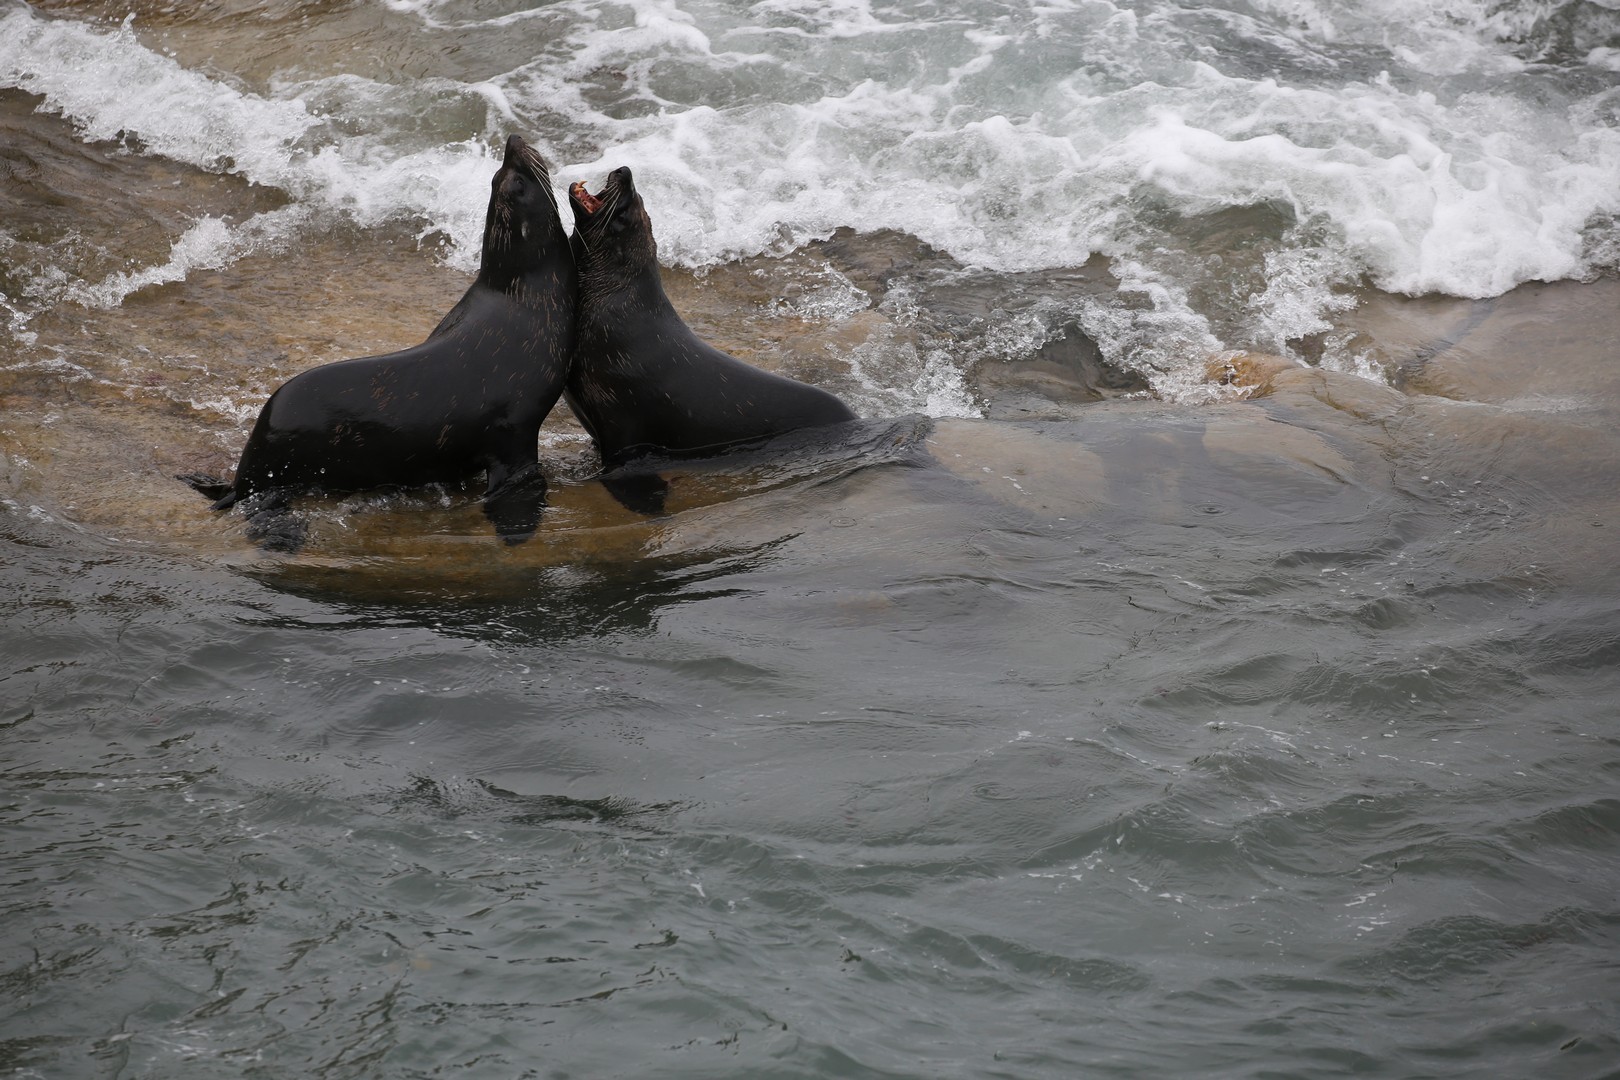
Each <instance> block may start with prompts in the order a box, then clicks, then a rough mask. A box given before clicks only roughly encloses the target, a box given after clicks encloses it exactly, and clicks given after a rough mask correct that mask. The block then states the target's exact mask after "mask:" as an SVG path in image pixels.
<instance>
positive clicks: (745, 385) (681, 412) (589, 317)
mask: <svg viewBox="0 0 1620 1080" xmlns="http://www.w3.org/2000/svg"><path fill="white" fill-rule="evenodd" d="M568 197H569V202H570V204H571V205H572V207H573V211H574V222H575V227H574V244H575V258H576V260H577V261H578V262H579V269H580V279H579V309H578V318H577V320H576V327H575V347H574V359H573V363H572V365H571V366H570V369H569V374H568V382H567V385H566V386H565V387H564V389H563V396H564V397H565V398H566V399H567V401H568V405H569V407H570V408H571V409H573V411H574V415H575V416H577V417H578V418H579V422H580V423H581V424H583V425H584V427H585V430H586V431H588V432H590V435H591V438H593V439H594V440H596V445H597V448H598V449H599V450H600V451H601V454H602V462H603V465H604V466H605V467H606V468H607V469H608V470H613V469H615V468H617V467H619V466H622V465H623V464H624V463H625V462H627V461H630V460H632V459H634V458H636V457H640V456H643V455H648V454H658V455H673V456H690V455H696V454H706V453H710V452H713V451H717V450H721V449H724V448H726V447H730V446H735V445H737V444H739V443H744V442H748V441H751V440H756V439H766V438H769V437H771V436H775V435H780V434H782V433H784V432H788V431H795V430H798V429H801V428H813V427H823V426H826V425H830V424H839V423H843V422H845V421H850V420H854V419H855V414H854V413H853V412H852V411H850V408H849V406H847V405H845V404H844V403H843V402H842V401H840V400H839V399H838V398H837V397H835V396H833V395H832V394H830V393H828V392H827V391H825V390H822V389H820V388H818V387H814V386H807V385H806V384H804V383H801V382H797V381H795V380H793V379H789V378H787V377H785V376H782V375H775V374H772V373H771V372H768V371H762V370H760V369H759V368H756V367H754V366H753V365H751V364H747V363H744V362H743V361H741V360H738V359H737V358H735V357H733V356H728V355H726V354H725V353H723V352H721V351H720V350H719V349H716V348H715V347H714V346H712V345H710V344H708V343H707V342H705V341H703V340H702V339H701V338H699V337H698V336H697V335H696V334H694V333H693V332H692V331H691V329H690V328H688V327H687V325H686V323H684V322H682V321H681V317H680V315H678V314H676V312H675V307H674V305H672V304H671V303H670V302H669V297H668V296H666V295H665V293H664V286H663V282H662V280H661V279H660V277H659V272H658V245H657V243H656V242H655V241H654V240H653V232H652V221H651V219H650V218H649V217H648V216H647V209H646V207H645V206H644V205H643V204H642V201H641V196H640V195H639V194H638V193H637V192H636V188H635V184H634V182H633V181H632V179H631V176H630V170H629V169H627V168H620V169H615V170H614V171H613V172H612V173H611V174H610V175H609V176H608V178H607V182H606V184H605V185H604V186H603V188H602V192H601V194H600V195H591V194H590V193H589V192H588V191H587V190H586V187H585V185H584V184H583V183H575V184H573V185H571V186H570V187H569V189H568ZM646 482H647V481H646V479H645V478H642V480H640V481H638V483H643V484H644V483H646ZM610 487H612V485H611V484H610ZM615 494H616V495H619V496H620V499H621V501H624V502H626V504H627V505H631V504H632V503H637V504H638V505H634V506H633V508H635V509H642V510H651V509H653V508H654V507H655V505H656V502H657V500H656V499H651V500H649V499H648V498H647V497H646V495H647V493H646V492H644V491H638V492H636V493H631V492H629V491H615ZM627 496H629V497H628V498H627Z"/></svg>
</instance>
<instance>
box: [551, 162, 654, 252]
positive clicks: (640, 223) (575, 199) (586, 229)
mask: <svg viewBox="0 0 1620 1080" xmlns="http://www.w3.org/2000/svg"><path fill="white" fill-rule="evenodd" d="M568 202H569V205H570V206H571V207H572V208H573V211H574V228H575V232H576V233H577V234H578V236H579V239H580V244H581V248H582V249H583V256H584V257H583V260H582V263H581V269H583V270H585V271H586V272H588V273H592V274H602V273H609V274H612V275H614V276H616V277H619V278H631V277H634V276H635V275H636V274H638V273H642V272H644V271H646V270H647V269H648V268H649V267H656V266H657V264H658V243H657V241H655V240H654V239H653V231H652V219H651V218H649V217H648V216H647V208H646V206H645V205H643V204H642V201H641V195H640V194H639V193H638V192H637V191H636V184H635V180H634V179H633V178H632V177H631V175H630V170H629V169H628V168H627V167H624V166H621V167H619V168H617V169H614V170H613V171H612V172H611V173H609V174H608V178H607V182H606V183H604V184H603V185H602V190H601V191H600V192H599V193H598V194H596V195H592V194H591V193H590V192H589V191H587V190H586V189H585V184H584V182H583V181H580V182H576V183H574V184H571V185H569V188H568Z"/></svg>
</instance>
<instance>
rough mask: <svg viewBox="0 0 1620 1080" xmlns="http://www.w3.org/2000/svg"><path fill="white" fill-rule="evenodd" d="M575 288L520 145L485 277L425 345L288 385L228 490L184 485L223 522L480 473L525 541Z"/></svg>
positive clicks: (502, 518) (488, 224)
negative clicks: (310, 501)
mask: <svg viewBox="0 0 1620 1080" xmlns="http://www.w3.org/2000/svg"><path fill="white" fill-rule="evenodd" d="M577 288H578V276H577V272H576V270H575V267H574V260H573V253H572V251H571V249H570V246H569V241H568V237H567V235H566V234H565V233H564V232H563V227H562V221H561V219H560V218H559V216H558V213H557V203H556V196H555V195H554V194H553V193H552V190H551V178H550V174H549V173H548V171H547V170H546V166H545V163H544V162H543V161H542V160H541V159H540V156H539V155H538V154H536V153H535V152H534V151H533V150H532V149H530V148H529V147H528V146H527V145H526V144H525V143H524V141H523V140H522V139H521V138H519V137H518V136H516V135H513V136H512V137H511V138H510V139H508V140H507V145H506V156H505V160H504V162H503V164H502V166H501V169H500V171H499V172H497V173H496V174H495V178H494V180H493V182H492V184H491V195H490V203H489V212H488V214H487V216H486V219H485V225H484V246H483V253H482V261H481V265H480V268H479V272H478V277H477V279H476V280H475V281H474V282H473V284H472V286H471V287H470V288H468V290H467V292H466V294H465V295H464V296H463V297H462V298H461V300H460V302H459V303H457V304H456V306H455V307H454V308H452V309H451V311H450V312H449V314H447V315H446V316H445V317H444V319H443V320H441V321H440V323H439V325H438V326H437V327H436V328H435V329H434V331H433V333H432V334H431V335H429V337H428V338H427V340H426V341H424V342H422V343H421V344H420V345H414V346H412V347H410V348H408V349H402V350H400V351H399V352H394V353H388V354H386V355H383V356H367V357H361V358H358V359H354V360H342V361H338V362H336V363H332V364H326V365H323V366H321V367H317V368H312V369H310V370H309V371H305V372H303V373H301V374H299V375H296V376H294V377H293V378H291V379H289V380H287V382H286V383H284V384H282V386H281V387H280V388H279V389H277V390H276V391H275V393H273V394H272V395H271V396H270V399H269V400H268V401H267V402H266V403H265V405H264V408H263V409H262V410H261V411H260V413H259V418H258V421H257V422H256V423H255V424H254V426H253V432H252V434H251V435H249V437H248V441H247V445H246V447H245V448H244V449H243V451H242V456H241V460H240V461H239V463H238V465H237V468H236V475H235V478H234V479H233V480H232V481H231V482H230V484H229V486H228V487H226V486H224V485H213V486H212V487H210V485H208V484H207V483H205V482H199V481H200V479H201V478H186V479H187V480H188V482H190V483H192V485H193V486H194V487H197V488H198V489H199V490H202V491H204V492H206V493H209V494H220V497H219V498H218V500H217V501H216V502H215V504H214V508H215V509H218V510H223V509H226V508H228V507H230V506H232V505H234V504H235V503H237V502H239V501H242V500H247V499H254V500H256V502H257V504H258V505H259V506H260V507H261V508H262V507H264V506H284V504H285V501H286V499H287V498H289V497H291V496H293V495H296V494H300V493H303V492H308V491H312V490H320V491H328V492H343V491H357V490H364V489H368V488H377V487H390V486H402V487H403V486H415V485H420V484H429V483H454V482H459V481H463V480H467V479H470V478H472V477H475V476H476V475H478V474H479V473H480V472H482V473H486V474H487V476H488V490H487V494H486V496H485V503H484V509H485V512H486V513H487V514H488V515H489V517H490V518H491V520H492V521H493V522H494V523H495V526H496V529H497V531H498V532H500V534H501V535H502V537H503V538H505V539H506V540H508V541H509V542H517V541H520V540H522V539H525V538H526V537H527V536H528V535H530V534H531V533H532V532H533V531H534V528H535V526H536V524H537V523H538V520H539V513H540V507H541V505H542V504H543V499H544V490H545V484H544V479H543V478H542V477H540V475H539V466H538V440H539V431H540V424H541V422H542V421H543V420H544V419H545V418H546V414H547V413H549V412H550V411H551V408H552V406H553V405H555V404H556V401H557V398H558V397H559V396H561V394H562V389H563V383H564V380H565V378H566V375H567V370H568V361H569V357H570V355H571V354H572V351H573V344H574V332H573V328H574V309H575V305H576V293H577ZM221 492H222V493H221ZM292 546H296V544H294V545H292Z"/></svg>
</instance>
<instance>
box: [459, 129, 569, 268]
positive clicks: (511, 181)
mask: <svg viewBox="0 0 1620 1080" xmlns="http://www.w3.org/2000/svg"><path fill="white" fill-rule="evenodd" d="M568 250H569V248H568V237H567V235H566V234H564V232H563V227H562V219H561V218H560V217H559V216H558V214H557V196H556V194H555V193H554V192H553V191H552V190H551V173H550V171H549V170H547V169H546V163H545V162H544V161H543V160H541V158H540V155H539V154H538V153H536V152H535V150H534V148H533V147H532V146H530V145H529V144H528V143H526V142H524V141H523V138H522V136H519V135H513V136H511V137H510V138H508V139H507V140H506V157H505V159H504V160H503V161H502V162H501V168H500V171H499V172H497V173H496V174H495V179H494V180H492V181H490V192H489V213H488V214H487V215H485V217H484V253H483V257H482V259H481V261H480V263H479V268H478V271H479V276H480V277H482V278H487V279H495V280H494V281H492V284H504V283H506V282H508V281H510V280H511V279H514V278H518V277H521V276H522V275H524V274H526V273H528V272H530V271H533V270H539V269H542V268H543V267H544V266H545V265H546V264H547V263H548V262H549V261H550V260H552V259H554V258H555V257H556V256H557V255H558V254H559V253H561V254H566V253H567V252H568Z"/></svg>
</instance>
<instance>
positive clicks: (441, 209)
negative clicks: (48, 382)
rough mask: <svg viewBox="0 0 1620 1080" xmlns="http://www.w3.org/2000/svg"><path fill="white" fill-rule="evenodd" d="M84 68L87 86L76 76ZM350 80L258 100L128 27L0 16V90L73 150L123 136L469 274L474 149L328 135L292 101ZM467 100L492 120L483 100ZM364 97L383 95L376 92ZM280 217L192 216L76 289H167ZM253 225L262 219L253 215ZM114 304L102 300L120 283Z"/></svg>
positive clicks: (25, 13)
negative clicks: (395, 233) (25, 97)
mask: <svg viewBox="0 0 1620 1080" xmlns="http://www.w3.org/2000/svg"><path fill="white" fill-rule="evenodd" d="M85 71H95V72H96V73H97V74H96V77H95V78H86V77H84V74H83V73H84V72H85ZM363 83H365V80H357V79H355V78H353V77H350V76H339V77H336V78H334V79H332V80H322V81H321V82H318V83H296V84H289V85H287V86H284V87H281V88H280V89H281V91H282V92H283V93H284V94H285V96H284V97H275V98H269V97H263V96H259V95H255V94H251V93H246V92H244V91H241V90H238V89H236V88H234V87H232V86H230V85H228V84H227V83H225V82H222V81H220V80H219V79H215V78H211V77H209V76H207V75H203V74H200V73H198V72H194V71H190V70H188V69H186V68H184V67H182V66H181V65H180V64H178V63H177V62H176V61H174V60H172V59H170V58H169V57H166V56H163V55H161V54H159V53H156V52H153V51H152V50H150V49H147V48H146V47H144V46H143V45H142V44H141V43H140V42H139V40H138V39H137V38H136V36H135V33H134V30H133V28H132V20H131V19H126V20H125V22H124V23H123V25H122V26H121V27H119V28H118V29H117V30H114V31H103V30H99V29H94V28H91V27H88V26H85V25H83V24H80V23H76V22H72V21H68V20H47V19H43V18H40V17H38V16H36V15H34V14H32V13H31V12H30V11H29V10H28V9H26V8H18V9H15V10H13V11H11V12H9V13H7V14H5V15H4V16H0V86H13V87H17V88H19V89H22V90H26V91H28V92H30V93H34V94H39V95H41V96H43V98H44V99H45V101H44V108H46V109H49V110H51V111H54V112H57V113H60V114H61V115H63V116H65V117H67V118H68V119H70V120H71V121H72V122H73V123H74V124H75V125H76V126H77V127H78V129H79V130H80V132H81V133H82V134H83V136H84V137H85V138H86V139H90V140H108V139H131V140H135V141H137V142H138V144H139V146H140V148H141V149H142V150H144V151H145V152H147V153H152V154H157V155H160V156H162V157H166V158H169V159H171V160H174V161H179V162H184V163H186V164H190V165H195V166H197V167H198V168H201V169H207V170H211V171H223V172H230V173H234V174H236V175H239V176H241V177H243V178H244V179H246V180H249V181H251V182H253V183H255V184H262V185H265V186H268V187H274V188H279V189H281V190H283V191H285V192H287V193H288V194H290V195H292V196H293V197H294V198H295V199H296V200H297V201H298V203H299V205H301V206H302V207H304V208H305V212H306V213H307V212H308V211H310V210H315V209H320V210H326V211H335V212H338V213H341V214H344V215H346V216H348V217H350V218H352V219H353V220H355V221H356V222H357V223H359V224H360V225H363V226H372V225H376V224H379V223H381V222H384V221H389V220H417V221H420V222H422V223H423V229H422V231H423V233H424V235H425V234H427V233H429V232H441V233H443V234H444V235H445V236H447V237H448V238H449V240H450V241H451V246H452V254H451V256H450V261H451V262H452V263H453V264H455V265H457V266H459V267H462V268H464V269H467V268H473V267H476V266H477V262H478V242H479V238H480V233H481V227H482V221H483V212H484V205H485V202H486V201H487V198H488V195H487V185H488V182H489V176H490V174H491V173H492V172H493V171H494V162H493V157H492V154H491V152H490V150H489V148H488V147H487V146H486V144H485V143H483V142H482V141H480V140H476V139H469V140H467V141H465V142H458V143H450V144H448V145H437V146H432V147H429V148H426V149H420V150H415V151H401V150H400V149H398V148H396V147H394V146H391V145H390V144H389V143H388V142H386V141H385V140H383V139H381V138H372V137H367V136H350V135H343V134H341V133H339V132H338V131H337V130H336V129H335V128H334V127H333V126H332V125H331V124H330V123H328V122H327V121H326V120H325V119H323V118H322V117H320V116H318V115H316V114H315V113H313V112H312V111H311V110H310V109H309V108H308V107H307V106H306V104H305V97H306V96H315V95H317V94H321V93H324V94H326V95H328V96H332V95H333V93H334V91H335V90H336V89H338V88H341V89H345V90H347V91H348V93H347V97H348V98H350V99H354V98H356V97H362V98H363V97H364V96H365V95H363V94H358V93H357V92H356V87H357V85H358V84H363ZM471 92H473V93H476V94H477V95H478V96H479V97H481V98H483V99H485V100H487V101H488V102H490V106H489V107H490V110H491V111H492V112H495V113H499V112H500V111H501V109H502V108H509V107H508V106H505V105H504V103H503V102H502V101H501V99H500V95H499V92H498V90H497V89H494V88H474V89H473V90H472V91H471ZM374 96H376V97H382V98H386V97H387V96H388V94H387V92H386V90H384V91H383V93H381V94H379V95H374ZM293 216H294V215H293V214H285V215H281V216H280V217H277V218H269V219H267V220H265V221H259V222H257V223H253V224H249V225H248V226H247V227H245V228H232V227H229V226H227V225H226V224H225V223H223V222H217V221H212V220H210V219H207V218H204V219H201V220H199V221H198V222H197V223H196V224H195V225H194V226H193V227H192V228H191V229H190V230H188V232H187V233H186V234H185V235H184V236H182V237H181V238H180V239H179V240H177V241H176V244H175V251H174V254H173V256H172V257H171V259H170V261H169V262H168V263H167V264H165V265H163V266H159V267H151V268H148V269H145V270H139V271H133V272H131V273H130V274H127V275H120V276H118V277H117V278H115V279H109V281H108V282H106V283H103V285H105V288H98V287H90V288H89V290H88V291H87V292H85V293H84V295H85V296H86V297H92V298H95V297H100V298H104V299H107V300H109V301H110V302H112V303H116V302H118V300H119V299H121V298H122V295H127V292H128V291H130V289H133V288H138V287H140V286H141V285H143V284H150V283H159V282H163V281H171V280H176V279H177V275H178V276H183V275H184V273H185V272H186V271H187V270H189V269H195V268H213V267H217V266H220V265H223V262H222V261H221V260H224V261H229V259H230V258H231V257H232V253H234V254H235V255H236V256H239V255H240V254H242V253H244V252H246V251H248V250H253V249H254V248H255V247H256V246H258V245H259V244H261V243H262V242H263V241H264V240H265V239H266V237H265V235H264V233H265V226H267V225H271V224H274V223H280V224H286V223H288V222H290V221H291V219H292V217H293ZM261 217H264V215H261ZM126 284H127V285H129V287H130V288H128V289H125V290H124V294H121V295H115V294H116V293H117V290H118V289H120V288H123V287H124V286H125V285H126Z"/></svg>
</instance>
